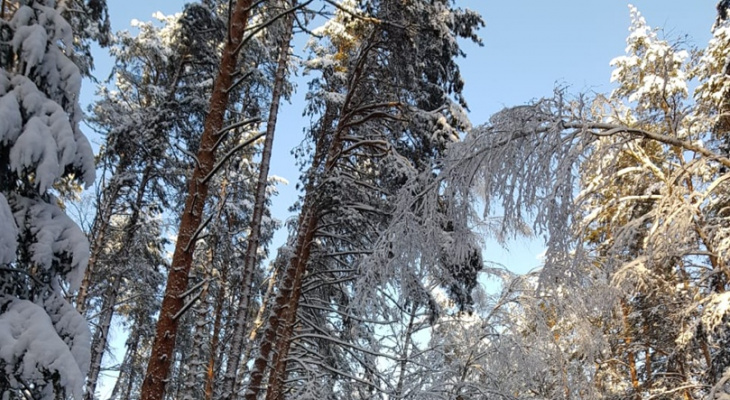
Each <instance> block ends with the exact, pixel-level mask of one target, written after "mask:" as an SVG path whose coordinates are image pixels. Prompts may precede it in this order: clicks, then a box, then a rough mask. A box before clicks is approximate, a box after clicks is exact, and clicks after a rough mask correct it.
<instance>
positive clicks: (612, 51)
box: [82, 0, 716, 271]
mask: <svg viewBox="0 0 730 400" xmlns="http://www.w3.org/2000/svg"><path fill="white" fill-rule="evenodd" d="M184 3H185V1H180V0H156V1H155V0H146V1H142V0H125V1H122V0H109V13H110V16H111V22H112V28H113V29H114V30H120V29H130V27H129V22H130V21H131V20H132V19H138V20H142V21H147V20H151V19H152V14H153V13H154V12H156V11H161V12H162V13H163V14H171V13H175V12H178V11H180V10H181V9H182V6H183V4H184ZM456 3H457V5H458V6H459V7H462V8H470V9H472V10H476V11H479V12H480V13H481V14H482V16H483V17H484V20H485V21H486V27H485V28H484V29H482V30H481V37H482V39H483V42H484V46H482V47H479V46H476V45H473V44H471V43H464V49H465V51H466V53H467V57H466V58H464V59H460V60H459V64H460V66H461V69H462V74H463V76H464V80H465V81H466V88H465V95H466V99H467V101H468V103H469V107H470V117H471V120H472V123H473V124H475V125H478V124H480V123H483V122H485V121H487V120H488V119H489V116H490V115H491V114H493V113H494V112H496V111H499V110H500V109H502V108H503V107H506V106H512V105H518V104H524V103H526V102H529V101H530V100H533V99H537V98H539V97H542V96H549V95H550V94H551V92H552V90H553V88H554V87H555V86H556V85H557V86H564V87H568V89H569V91H570V92H573V93H578V92H609V91H610V90H611V85H610V83H609V77H610V72H611V69H610V67H609V61H610V60H611V59H612V58H614V57H616V56H619V55H622V54H623V53H624V48H625V38H626V36H627V33H628V26H629V11H628V3H625V2H622V1H616V0H596V1H580V0H552V1H549V2H547V1H535V0H532V1H527V0H515V1H511V2H507V1H486V0H463V1H459V0H457V2H456ZM715 3H716V2H715V0H694V1H678V0H674V1H662V2H659V1H656V0H653V1H652V0H644V1H634V2H633V3H632V4H634V5H635V6H637V7H638V9H639V11H641V13H642V14H643V15H644V17H645V18H646V20H647V22H648V23H649V24H650V25H651V26H653V27H657V28H661V29H663V30H664V32H665V34H666V35H667V36H668V37H669V38H677V39H681V40H685V41H687V42H689V43H693V44H697V45H698V46H702V45H704V44H705V43H707V40H708V39H709V37H710V27H711V26H712V23H713V21H714V18H715ZM304 41H305V40H301V39H300V40H297V41H296V44H295V49H294V51H295V53H296V54H297V55H299V56H302V57H303V56H304V51H303V49H302V43H304ZM95 58H96V67H97V69H96V71H95V75H96V76H97V78H98V79H100V80H103V79H105V78H106V77H107V76H108V74H109V70H110V68H111V65H112V64H111V63H112V60H111V59H110V58H109V57H108V55H107V54H106V52H105V51H103V50H98V51H97V52H96V54H95ZM306 81H307V77H299V78H297V80H296V82H297V85H298V91H297V92H296V93H295V95H294V96H293V98H292V100H291V102H290V103H289V104H284V105H283V107H282V109H281V115H280V118H279V125H278V126H277V136H276V139H275V146H274V159H273V162H272V168H271V173H272V174H274V175H277V176H281V177H283V178H285V179H286V180H288V181H289V182H290V184H289V185H288V186H281V187H280V188H279V190H280V195H279V196H278V198H276V199H275V201H274V208H273V210H272V211H273V214H274V216H275V217H276V218H279V219H281V220H284V219H286V218H287V217H288V216H289V213H288V211H287V209H288V208H289V206H291V205H292V203H293V202H294V201H295V200H296V196H297V192H296V190H295V189H294V186H295V183H296V181H297V179H298V176H299V171H298V168H297V167H296V166H295V165H294V160H293V157H292V156H291V155H290V150H291V149H292V148H293V147H294V146H296V145H297V144H298V143H300V142H301V139H302V129H303V128H305V127H306V125H307V124H308V120H307V119H305V118H302V117H301V114H302V110H303V109H304V100H303V98H304V93H305V90H306ZM93 91H94V87H93V84H91V83H90V82H86V84H85V86H84V89H83V93H82V101H83V102H85V103H88V102H90V101H92V100H93V97H92V96H93ZM92 141H94V139H93V138H92ZM97 141H98V139H97ZM285 239H286V233H285V232H284V231H283V230H282V231H281V232H279V233H278V234H277V236H276V238H275V245H274V248H276V247H277V246H278V245H280V244H281V243H283V241H284V240H285ZM509 247H510V248H509V249H508V250H506V249H500V248H498V247H497V246H495V245H494V244H493V243H488V249H487V250H488V251H487V258H488V259H492V260H494V261H497V262H499V263H502V264H504V265H507V266H510V267H511V268H513V269H515V270H518V271H525V270H528V269H530V268H532V267H535V266H537V264H538V261H537V260H536V258H535V256H536V255H537V254H538V253H540V251H541V245H540V243H539V242H536V241H529V240H519V241H516V242H514V243H511V244H510V246H509Z"/></svg>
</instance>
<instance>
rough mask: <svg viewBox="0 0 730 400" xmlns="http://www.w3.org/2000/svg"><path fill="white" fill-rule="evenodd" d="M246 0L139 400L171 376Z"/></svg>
mask: <svg viewBox="0 0 730 400" xmlns="http://www.w3.org/2000/svg"><path fill="white" fill-rule="evenodd" d="M250 7H251V0H238V1H237V2H236V5H235V7H234V10H233V13H232V15H231V19H230V22H229V36H228V40H227V41H226V43H225V45H224V47H223V55H222V58H221V64H220V69H219V71H218V76H217V77H216V79H215V83H214V85H213V94H212V96H211V99H210V111H209V113H208V115H207V117H206V119H205V125H204V130H203V135H202V137H201V140H200V150H199V151H198V157H197V160H198V164H197V165H196V167H195V168H194V170H193V175H192V177H191V179H190V182H189V184H188V185H189V186H188V196H187V199H186V201H185V209H184V210H183V213H182V216H181V219H180V228H179V230H178V238H177V243H176V245H175V252H174V253H173V257H172V265H171V268H170V271H169V272H168V276H167V286H166V289H165V296H164V298H163V300H162V308H161V310H160V317H159V320H158V322H157V330H156V335H155V341H154V343H153V345H152V353H151V356H150V360H149V363H148V364H147V373H146V375H145V379H144V382H143V384H142V390H141V392H142V397H141V400H162V399H163V397H164V394H165V386H166V382H167V378H168V375H169V373H170V365H171V362H172V353H173V350H174V347H175V338H176V337H177V328H178V326H177V324H178V321H177V318H176V317H177V314H178V313H179V312H180V311H181V310H182V307H183V305H184V304H183V299H182V297H181V294H182V293H184V292H185V290H187V286H188V273H189V272H190V267H191V265H192V260H193V259H192V255H193V251H194V250H195V243H194V241H195V240H194V235H195V231H196V230H197V229H198V227H199V226H200V223H201V222H202V219H203V207H204V205H205V201H206V199H207V197H208V183H207V181H206V180H205V177H206V176H208V174H210V173H211V172H212V171H213V167H214V166H215V162H216V157H215V145H216V143H217V142H218V139H219V138H220V135H221V134H222V132H220V131H221V128H222V127H223V118H224V115H225V112H226V108H227V106H228V88H229V87H230V86H231V84H232V81H233V79H232V77H233V74H234V72H235V71H236V64H237V59H238V51H239V50H240V49H239V48H238V47H239V45H240V43H241V41H242V39H243V34H244V32H245V30H246V26H247V24H248V18H249V14H250Z"/></svg>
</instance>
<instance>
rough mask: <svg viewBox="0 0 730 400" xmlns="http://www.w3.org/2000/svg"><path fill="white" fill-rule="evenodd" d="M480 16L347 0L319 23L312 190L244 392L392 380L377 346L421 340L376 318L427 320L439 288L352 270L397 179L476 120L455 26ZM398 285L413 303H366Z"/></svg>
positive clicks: (338, 389)
mask: <svg viewBox="0 0 730 400" xmlns="http://www.w3.org/2000/svg"><path fill="white" fill-rule="evenodd" d="M479 23H480V19H479V17H478V16H477V15H475V14H473V13H471V12H464V11H461V10H457V9H453V8H451V7H450V4H448V2H435V3H433V4H432V3H429V2H413V3H412V4H411V3H409V4H403V3H402V2H397V1H396V2H389V1H384V2H363V3H362V4H360V3H357V2H352V1H345V2H341V3H340V4H338V6H337V8H335V9H334V15H333V16H332V18H331V19H330V20H329V21H328V22H327V23H326V24H325V25H324V26H323V27H322V28H320V29H318V30H316V31H315V34H317V35H321V36H322V37H323V39H324V40H313V41H312V45H311V48H312V59H311V60H310V61H309V62H308V68H309V70H310V71H311V72H313V73H315V74H316V75H317V77H316V78H315V79H314V80H313V81H312V83H311V84H310V91H311V92H310V95H309V99H310V105H309V107H308V113H310V114H311V115H312V116H313V119H314V121H315V123H314V124H313V126H312V127H311V129H310V131H309V133H308V142H307V143H306V144H305V146H303V147H302V149H301V151H300V153H299V154H300V155H301V156H303V159H304V160H305V169H306V172H305V174H304V176H303V178H302V181H303V182H302V184H303V187H304V195H303V199H302V202H301V204H300V208H299V211H300V216H299V220H298V223H297V225H296V230H295V231H294V232H293V235H292V236H291V238H290V241H289V243H288V246H287V248H286V249H285V251H287V252H290V255H289V256H288V257H290V263H289V266H288V267H287V270H286V273H285V275H284V276H283V277H282V278H281V279H280V280H279V281H278V282H279V291H278V294H277V297H276V300H275V302H274V305H273V306H272V310H271V312H270V313H269V318H268V323H267V325H266V331H265V333H264V337H263V338H262V342H261V345H260V346H259V355H258V358H257V359H256V361H255V363H254V370H253V371H252V374H251V381H250V382H249V383H248V388H249V389H248V392H247V394H246V398H250V399H253V398H255V397H256V396H257V392H259V391H260V390H261V388H262V387H267V391H266V396H267V398H269V399H276V398H280V396H283V393H285V392H288V393H290V396H292V397H297V398H315V397H326V396H337V393H348V394H349V395H353V396H354V395H355V393H360V395H361V396H363V397H371V398H373V396H382V395H384V393H392V387H394V386H395V384H394V382H395V380H397V379H398V378H397V377H396V376H395V375H394V376H393V377H392V378H388V377H387V373H386V372H385V371H384V370H381V368H380V366H379V364H378V362H379V360H381V358H380V357H384V359H388V350H393V351H394V353H393V354H391V356H392V357H398V356H400V355H402V354H408V353H409V352H410V349H411V348H410V347H409V345H405V346H403V344H404V343H403V341H402V339H401V335H399V334H398V333H396V331H393V332H392V334H389V336H390V338H392V339H393V338H394V339H395V340H396V341H397V343H394V342H391V344H392V346H393V348H392V349H388V350H385V349H384V348H383V347H382V346H381V345H380V344H379V343H378V339H379V338H378V333H377V332H376V331H378V330H379V329H380V328H379V327H383V326H387V324H389V323H392V324H393V327H396V326H397V328H394V329H396V330H400V329H403V330H404V331H405V330H407V329H408V325H409V324H408V320H409V319H412V318H411V316H413V313H416V314H418V317H417V318H418V321H417V323H416V322H414V323H412V324H410V326H411V328H413V327H414V326H415V325H416V324H418V325H420V324H422V322H423V321H422V319H421V316H422V315H423V313H424V310H428V309H429V299H428V295H426V294H425V293H426V290H424V289H422V288H419V287H418V285H419V283H417V277H412V276H409V273H408V272H404V275H403V277H402V278H404V282H407V283H409V285H408V287H404V286H405V285H404V286H401V284H400V283H399V281H398V278H399V277H395V276H393V275H387V276H384V277H383V281H385V282H386V283H384V284H383V285H382V287H381V288H380V289H381V290H380V289H373V290H372V292H362V293H360V292H358V291H357V290H356V289H355V287H354V286H353V283H354V281H355V280H356V277H357V276H358V275H359V274H361V273H362V270H360V267H359V266H358V264H359V263H360V260H361V259H362V257H363V256H364V255H366V254H368V253H369V252H370V251H371V249H372V245H373V239H374V238H377V237H378V236H379V234H380V232H382V230H383V229H384V227H385V225H386V223H387V221H388V220H389V219H390V216H391V215H390V211H391V209H392V207H391V206H390V204H389V201H390V199H392V196H393V195H394V194H395V192H396V190H397V188H399V187H400V186H402V185H403V184H404V183H405V181H406V180H407V179H408V178H409V177H410V176H413V175H416V174H417V171H423V170H428V171H431V170H432V169H433V168H434V158H435V157H437V155H439V154H442V151H443V150H444V149H445V148H446V146H447V145H448V144H450V143H452V142H454V141H456V140H458V137H459V133H460V132H461V131H462V130H463V129H464V128H465V127H466V126H467V125H468V121H466V119H465V118H464V116H463V112H462V110H461V105H460V101H461V100H462V99H461V97H460V93H461V85H462V82H461V81H460V78H459V74H458V67H457V66H456V64H455V61H454V57H456V56H458V55H459V54H460V52H459V49H458V45H457V44H456V38H457V37H467V38H472V39H473V38H474V33H473V30H474V29H476V27H478V25H479ZM405 27H409V28H405ZM373 274H374V275H375V274H376V272H373ZM405 278H409V279H405ZM410 283H413V285H410ZM376 284H377V283H373V285H376ZM388 284H391V285H392V286H390V287H387V286H388ZM391 289H395V292H394V293H395V294H396V297H397V300H396V301H395V303H396V304H392V303H390V301H389V300H386V299H384V300H383V302H384V303H390V304H389V307H402V306H404V303H405V302H407V301H408V300H407V299H408V298H409V297H411V295H414V296H415V295H416V294H417V293H418V294H422V296H421V297H420V299H419V300H418V301H416V300H413V302H412V304H411V305H410V306H408V307H412V308H411V312H410V313H403V314H401V313H398V312H397V311H393V313H392V314H390V311H389V310H385V309H383V308H378V309H377V310H372V311H370V310H366V309H364V308H359V303H360V302H361V301H362V302H367V301H366V300H363V298H364V297H368V296H370V295H372V294H374V293H377V296H381V297H382V296H387V295H388V291H389V290H391ZM391 294H392V293H391ZM373 301H376V300H373ZM381 312H382V313H381ZM389 315H393V316H394V315H399V316H402V318H400V319H398V320H396V321H393V320H391V319H390V318H389ZM414 318H415V317H414ZM388 329H390V328H388ZM407 336H409V335H407ZM405 340H406V341H408V340H410V339H409V338H407V339H405ZM396 348H398V349H399V350H398V349H396ZM396 354H397V355H396ZM388 363H389V364H388V367H387V368H388V369H390V367H391V364H392V363H390V361H388ZM268 366H271V369H270V371H271V372H270V373H269V375H268V378H266V377H265V374H266V372H267V367H268ZM265 378H266V379H268V380H267V382H268V384H263V381H264V379H265ZM391 384H393V386H392V387H389V386H388V385H391Z"/></svg>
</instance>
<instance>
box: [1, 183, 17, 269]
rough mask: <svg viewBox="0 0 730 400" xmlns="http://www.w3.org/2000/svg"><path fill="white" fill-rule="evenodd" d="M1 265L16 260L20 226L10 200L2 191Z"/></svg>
mask: <svg viewBox="0 0 730 400" xmlns="http://www.w3.org/2000/svg"><path fill="white" fill-rule="evenodd" d="M0 226H2V229H0V265H1V264H8V263H11V262H13V261H15V252H16V250H17V248H18V242H17V240H18V226H17V225H16V224H15V219H13V212H12V211H11V210H10V206H9V205H8V201H7V199H6V198H5V196H4V195H3V194H2V193H0Z"/></svg>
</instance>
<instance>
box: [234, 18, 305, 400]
mask: <svg viewBox="0 0 730 400" xmlns="http://www.w3.org/2000/svg"><path fill="white" fill-rule="evenodd" d="M293 5H295V4H293ZM284 24H285V33H284V35H283V36H282V37H281V38H280V42H279V56H278V63H277V67H276V76H275V80H274V88H273V91H272V95H271V107H270V109H269V118H268V121H267V123H266V139H265V141H264V149H263V152H262V154H261V163H260V164H259V176H258V181H257V182H256V194H255V196H256V198H255V199H256V200H255V203H254V208H253V216H252V217H251V225H250V229H249V236H248V240H247V247H246V254H245V255H244V265H243V274H242V275H243V277H244V280H243V292H242V293H241V296H240V297H239V301H238V306H237V311H236V322H235V328H234V331H233V338H232V342H231V352H230V354H229V355H228V364H227V366H226V374H225V377H224V380H223V396H222V399H225V400H230V399H232V398H233V388H234V386H235V381H236V379H235V378H236V375H237V371H238V367H239V364H240V360H241V352H242V350H243V339H244V336H245V331H246V325H247V324H246V315H247V314H248V307H249V304H250V299H251V283H252V280H253V274H254V271H255V269H256V266H257V264H258V249H259V244H260V243H259V242H260V239H261V221H262V218H263V215H264V211H265V210H266V189H267V186H268V180H269V166H270V164H271V150H272V147H273V144H274V133H275V130H276V120H277V117H278V114H279V103H280V102H281V95H282V91H283V89H284V82H285V79H286V71H287V66H288V63H289V48H290V42H291V36H292V30H293V28H294V16H293V15H291V14H289V15H287V16H285V17H284Z"/></svg>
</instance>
